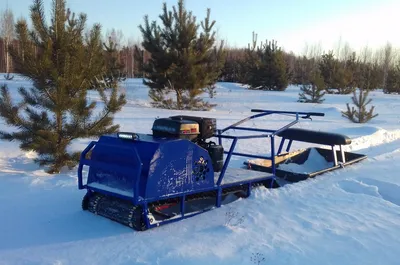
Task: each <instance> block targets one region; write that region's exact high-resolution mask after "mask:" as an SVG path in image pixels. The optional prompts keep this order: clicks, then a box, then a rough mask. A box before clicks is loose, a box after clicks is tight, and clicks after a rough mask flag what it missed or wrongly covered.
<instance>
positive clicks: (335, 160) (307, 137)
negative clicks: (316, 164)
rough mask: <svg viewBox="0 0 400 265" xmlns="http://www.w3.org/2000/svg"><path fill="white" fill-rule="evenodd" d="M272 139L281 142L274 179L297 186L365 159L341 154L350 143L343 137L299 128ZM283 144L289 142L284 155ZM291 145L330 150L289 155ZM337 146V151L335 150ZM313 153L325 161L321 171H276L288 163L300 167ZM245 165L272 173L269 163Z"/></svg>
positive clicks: (298, 151) (256, 160) (270, 163)
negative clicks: (298, 143)
mask: <svg viewBox="0 0 400 265" xmlns="http://www.w3.org/2000/svg"><path fill="white" fill-rule="evenodd" d="M276 135H277V136H279V137H281V138H282V140H281V143H280V146H279V149H278V152H277V155H276V156H275V165H276V175H277V176H278V177H281V178H283V179H285V180H287V181H289V182H297V181H300V180H305V179H307V178H311V177H315V176H317V175H320V174H323V173H325V172H328V171H331V170H335V169H338V168H341V167H343V166H347V165H350V164H353V163H356V162H358V161H361V160H363V159H365V158H366V156H365V155H360V154H355V153H350V152H345V151H344V150H343V148H342V146H344V145H349V144H351V139H350V138H349V137H348V136H346V135H342V134H338V133H331V132H323V131H312V130H307V129H300V128H288V129H285V130H282V131H280V132H277V133H276ZM286 140H288V141H289V143H288V144H287V147H286V153H282V149H283V146H284V143H285V141H286ZM293 141H299V142H306V143H313V144H321V145H326V146H330V150H329V149H325V148H319V147H313V148H307V149H305V150H296V151H292V152H289V150H290V147H291V145H292V142H293ZM337 146H338V147H339V150H336V147H337ZM314 151H316V152H317V154H318V155H319V156H322V157H323V158H324V159H325V161H326V166H325V167H324V168H318V169H315V170H314V171H311V172H307V171H306V169H304V170H303V171H302V170H300V171H299V172H293V171H289V170H285V169H284V167H280V165H282V164H286V165H287V164H290V163H294V164H297V165H303V164H305V163H306V162H307V160H308V159H309V156H310V154H311V153H313V154H316V153H315V152H314ZM245 164H246V165H247V166H248V168H251V169H252V170H256V171H264V172H272V161H271V160H260V159H255V160H249V161H247V162H246V163H245Z"/></svg>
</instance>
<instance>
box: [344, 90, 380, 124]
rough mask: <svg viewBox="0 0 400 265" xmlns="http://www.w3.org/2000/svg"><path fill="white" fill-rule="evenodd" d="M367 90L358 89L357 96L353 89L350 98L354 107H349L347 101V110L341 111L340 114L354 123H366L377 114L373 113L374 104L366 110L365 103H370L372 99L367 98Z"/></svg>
mask: <svg viewBox="0 0 400 265" xmlns="http://www.w3.org/2000/svg"><path fill="white" fill-rule="evenodd" d="M368 94H369V90H366V89H365V90H363V89H360V92H359V95H358V96H357V93H356V91H355V90H354V92H353V96H352V98H351V99H352V100H353V103H354V105H356V108H355V107H351V108H350V105H349V103H347V111H345V112H342V115H343V116H344V117H346V118H348V119H349V120H351V121H352V122H354V123H366V122H368V121H369V120H371V119H373V118H375V117H376V116H378V114H374V109H375V106H372V107H371V108H370V109H369V110H367V105H368V104H369V103H371V101H372V99H368Z"/></svg>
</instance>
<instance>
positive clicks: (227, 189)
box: [78, 109, 366, 231]
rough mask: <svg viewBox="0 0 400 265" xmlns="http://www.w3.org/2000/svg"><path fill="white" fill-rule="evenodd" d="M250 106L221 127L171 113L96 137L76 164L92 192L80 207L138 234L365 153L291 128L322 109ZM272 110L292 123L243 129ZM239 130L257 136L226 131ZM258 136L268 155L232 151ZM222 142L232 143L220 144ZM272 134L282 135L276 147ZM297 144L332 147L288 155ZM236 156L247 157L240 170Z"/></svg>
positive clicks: (335, 137)
mask: <svg viewBox="0 0 400 265" xmlns="http://www.w3.org/2000/svg"><path fill="white" fill-rule="evenodd" d="M251 111H252V112H254V113H257V114H254V115H252V116H249V117H247V118H245V119H243V120H240V121H238V122H236V123H234V124H232V125H230V126H228V127H226V128H224V129H217V124H216V119H214V118H205V117H195V116H171V117H168V118H160V119H156V120H155V121H154V123H153V127H152V134H139V133H131V132H119V133H116V134H113V135H104V136H101V137H100V138H99V140H98V141H92V142H91V143H90V144H89V145H88V146H87V147H86V148H85V150H83V152H82V153H81V157H80V162H79V167H78V187H79V189H86V191H87V192H86V194H85V196H84V198H83V200H82V208H83V209H84V210H88V211H90V212H92V213H94V214H97V215H100V216H103V217H106V218H108V219H111V220H114V221H116V222H118V223H121V224H123V225H126V226H129V227H131V228H133V229H135V230H140V231H141V230H146V229H149V228H153V227H156V226H160V225H164V224H168V223H171V222H176V221H179V220H181V219H184V218H189V217H192V216H195V215H197V214H200V213H203V212H205V211H208V210H211V209H213V208H215V207H220V206H221V205H223V204H226V203H230V202H232V201H234V200H237V199H238V198H246V197H248V196H249V195H250V193H251V191H252V189H254V188H256V187H258V186H264V187H267V188H279V187H280V186H282V185H285V184H287V183H293V182H297V181H301V180H305V179H308V178H311V177H315V176H317V175H320V174H323V173H325V172H328V171H332V170H336V169H339V168H341V167H343V166H347V165H351V164H353V163H355V162H359V161H361V160H363V159H365V158H366V156H365V155H361V154H355V153H350V152H345V151H344V150H343V146H344V145H349V144H350V143H351V139H350V138H348V137H347V136H345V135H340V134H333V133H327V132H320V131H311V130H304V129H298V128H292V127H293V125H295V124H296V123H297V122H299V120H300V119H301V118H311V117H312V116H324V114H323V113H315V112H291V111H274V110H259V109H253V110H251ZM272 114H283V115H293V116H294V120H293V121H292V122H290V123H289V124H287V125H285V126H283V127H282V128H280V129H278V130H272V129H257V128H251V127H243V126H240V125H241V124H243V123H245V122H247V121H249V120H253V119H257V118H260V117H263V116H268V115H272ZM237 130H240V131H250V132H253V133H254V134H251V135H237V136H233V135H228V134H227V132H228V131H237ZM255 132H257V133H258V134H255ZM256 138H266V139H268V140H269V148H270V155H269V156H265V155H257V154H248V153H241V152H237V151H235V148H236V146H237V143H238V142H239V141H240V140H248V139H256ZM212 139H215V142H214V141H211V140H212ZM223 139H228V140H229V141H230V145H228V146H227V147H225V146H223ZM275 139H280V144H279V146H278V147H276V146H275ZM225 141H227V140H225ZM293 141H299V142H308V143H313V144H319V145H325V146H328V147H329V148H327V149H325V148H322V147H310V148H307V149H304V150H295V151H292V152H291V151H290V148H291V146H292V143H293ZM286 142H287V145H286V148H285V143H286ZM283 149H285V151H283ZM337 149H339V150H337ZM232 156H241V157H247V158H250V159H249V160H247V161H244V162H243V163H244V166H243V167H239V168H235V167H233V166H230V161H231V158H232ZM310 164H311V165H313V164H317V167H310V166H309V165H310ZM84 173H85V176H84Z"/></svg>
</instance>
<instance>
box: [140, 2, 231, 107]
mask: <svg viewBox="0 0 400 265" xmlns="http://www.w3.org/2000/svg"><path fill="white" fill-rule="evenodd" d="M160 19H161V21H162V26H160V25H157V22H156V21H153V22H152V23H150V22H149V19H148V16H145V18H144V25H143V26H142V25H140V26H139V28H140V31H141V33H142V36H143V42H142V46H143V48H144V49H145V50H146V51H147V52H149V53H150V54H151V56H150V59H149V60H148V62H146V63H145V64H144V65H143V72H144V75H145V80H144V84H145V85H147V86H149V87H150V92H149V96H150V98H151V99H152V100H153V105H154V106H156V107H163V108H176V109H193V108H196V107H200V108H201V107H202V104H200V103H199V102H201V101H202V100H201V99H200V98H199V95H200V94H202V93H203V91H204V89H205V88H206V87H207V86H209V85H211V84H213V83H215V82H216V79H217V77H218V75H219V72H220V71H221V69H222V67H223V65H222V63H223V61H224V55H225V52H224V50H223V48H222V47H223V43H222V42H221V45H220V46H219V48H218V49H216V45H215V44H216V39H215V32H213V31H212V30H213V27H214V25H215V21H211V20H210V9H208V10H207V16H206V18H205V19H204V21H201V23H200V24H198V23H197V22H196V17H195V16H193V15H192V12H189V11H187V10H186V9H185V6H184V1H183V0H179V1H178V8H176V7H175V6H174V7H173V10H172V11H168V10H167V4H166V3H164V4H163V13H162V14H161V15H160ZM199 28H201V29H202V32H201V33H200V34H198V31H199ZM139 55H140V54H139ZM220 62H222V63H220ZM216 73H217V74H216ZM169 92H174V93H175V95H176V102H174V101H173V100H172V99H171V98H169V99H168V98H166V96H167V95H168V93H169ZM193 104H194V105H196V106H193Z"/></svg>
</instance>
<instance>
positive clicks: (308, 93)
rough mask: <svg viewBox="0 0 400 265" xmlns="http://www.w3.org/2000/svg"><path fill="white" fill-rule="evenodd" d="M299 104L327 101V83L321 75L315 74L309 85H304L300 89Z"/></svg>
mask: <svg viewBox="0 0 400 265" xmlns="http://www.w3.org/2000/svg"><path fill="white" fill-rule="evenodd" d="M300 90H301V93H299V100H298V102H303V103H322V102H323V101H324V100H325V99H323V98H322V97H323V96H324V95H325V93H326V92H325V82H324V79H323V78H322V76H321V75H320V74H319V73H315V74H314V75H313V76H312V78H311V82H310V84H309V85H306V84H303V85H302V87H301V88H300Z"/></svg>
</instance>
